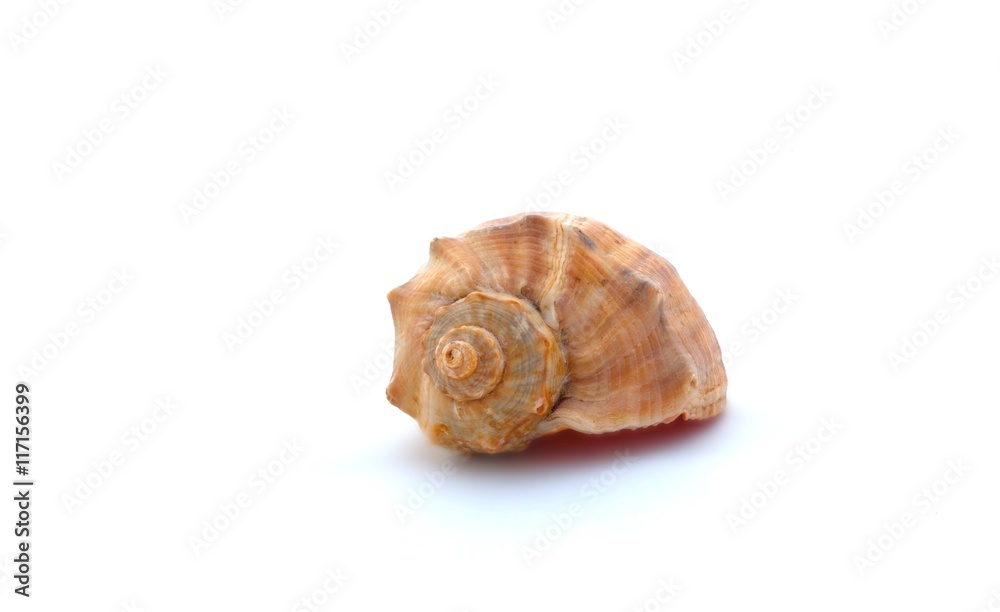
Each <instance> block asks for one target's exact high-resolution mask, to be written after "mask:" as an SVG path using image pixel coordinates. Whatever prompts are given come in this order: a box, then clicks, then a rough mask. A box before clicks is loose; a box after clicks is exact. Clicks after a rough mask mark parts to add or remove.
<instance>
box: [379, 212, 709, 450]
mask: <svg viewBox="0 0 1000 612" xmlns="http://www.w3.org/2000/svg"><path fill="white" fill-rule="evenodd" d="M389 304H390V306H391V308H392V317H393V322H394V324H395V328H396V344H395V359H394V363H393V372H392V379H391V381H390V382H389V387H388V388H387V389H386V397H387V398H388V400H389V401H390V402H391V403H392V404H394V405H396V406H398V407H399V408H400V409H401V410H402V411H403V412H405V413H406V414H408V415H410V416H411V417H413V418H414V419H416V420H417V422H418V423H419V425H420V428H421V429H422V430H423V431H424V433H425V434H426V435H427V437H428V438H429V439H430V440H431V441H432V442H434V443H436V444H440V445H443V446H448V447H451V448H455V449H460V450H466V451H473V452H480V453H500V452H506V451H517V450H522V449H524V448H525V447H526V446H527V445H528V444H529V443H530V442H531V441H532V440H534V439H536V438H538V437H540V436H544V435H547V434H552V433H555V432H558V431H561V430H564V429H571V430H575V431H579V432H583V433H588V434H597V433H605V432H611V431H617V430H621V429H637V428H640V427H648V426H651V425H657V424H660V423H669V422H670V421H673V420H674V419H677V418H678V417H680V418H683V419H704V418H709V417H712V416H715V415H717V414H718V413H719V412H721V411H722V409H723V407H724V405H725V402H726V372H725V368H724V367H723V364H722V356H721V352H720V350H719V343H718V341H717V340H716V338H715V333H714V332H713V331H712V328H711V327H710V326H709V324H708V321H706V320H705V315H704V313H702V311H701V308H700V307H699V306H698V304H697V303H696V302H695V300H694V298H692V297H691V295H690V294H689V293H688V290H687V288H686V287H685V286H684V283H682V282H681V279H680V277H679V276H678V275H677V271H676V270H675V269H674V267H673V266H672V265H670V263H668V262H667V261H666V260H665V259H663V258H662V257H660V256H659V255H657V254H656V253H653V252H652V251H650V250H649V249H646V248H645V247H643V246H642V245H639V244H637V243H636V242H633V241H632V240H629V239H628V238H626V237H624V236H622V235H621V234H619V233H618V232H616V231H614V230H612V229H611V228H609V227H607V226H606V225H604V224H602V223H598V222H597V221H593V220H591V219H587V218H585V217H575V216H572V215H567V214H561V213H542V214H530V213H529V214H523V215H517V216H513V217H507V218H504V219H498V220H495V221H490V222H488V223H484V224H482V225H480V226H478V227H477V228H475V229H473V230H471V231H469V232H466V233H464V234H462V235H460V236H458V237H457V238H435V239H434V240H433V241H432V242H431V247H430V259H429V261H428V262H427V263H426V264H425V265H424V266H423V268H421V269H420V271H419V272H418V273H417V275H416V276H414V277H413V278H412V279H411V280H410V281H409V282H407V283H406V284H404V285H402V286H400V287H397V288H395V289H393V290H392V291H391V292H389Z"/></svg>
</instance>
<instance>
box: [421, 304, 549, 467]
mask: <svg viewBox="0 0 1000 612" xmlns="http://www.w3.org/2000/svg"><path fill="white" fill-rule="evenodd" d="M423 350H424V356H423V369H424V372H426V373H427V376H428V377H429V378H430V380H431V381H432V382H433V384H434V387H435V389H436V390H437V391H438V392H440V393H441V394H442V395H443V396H446V397H447V398H449V399H450V400H451V401H452V402H453V407H452V411H451V416H452V418H450V419H449V420H448V422H447V424H445V425H443V426H439V427H438V428H437V430H436V431H437V433H438V434H439V435H440V436H441V438H442V441H444V442H447V443H450V444H451V445H457V446H463V447H467V448H469V449H470V450H476V451H479V452H496V451H497V450H499V449H501V448H506V447H508V446H511V445H515V446H516V445H518V444H520V442H519V437H525V439H524V442H523V444H527V442H528V440H529V439H530V438H529V437H527V436H529V435H530V434H531V433H532V432H533V431H534V429H535V428H536V426H537V424H538V422H539V421H541V420H542V419H544V418H545V417H546V416H547V415H548V414H549V412H550V411H551V410H552V407H553V406H554V405H555V403H556V399H557V398H558V395H559V390H560V388H561V387H562V384H563V380H564V378H565V376H566V359H565V356H564V355H563V351H562V347H561V346H560V345H559V341H558V338H557V337H556V335H555V333H554V332H553V331H552V329H550V328H549V327H548V326H547V325H546V324H545V321H544V320H543V319H542V315H541V313H539V312H538V310H537V309H536V308H535V307H534V306H533V305H532V304H530V303H528V302H526V301H525V300H522V299H519V298H516V297H514V296H511V295H506V294H500V293H483V292H478V291H476V292H472V293H470V294H469V295H467V296H466V297H464V298H462V299H460V300H458V301H456V302H454V303H452V304H450V305H447V306H443V307H441V308H439V309H437V311H436V312H435V314H434V321H433V323H432V324H431V326H430V328H428V330H427V331H426V332H425V333H424V335H423Z"/></svg>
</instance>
